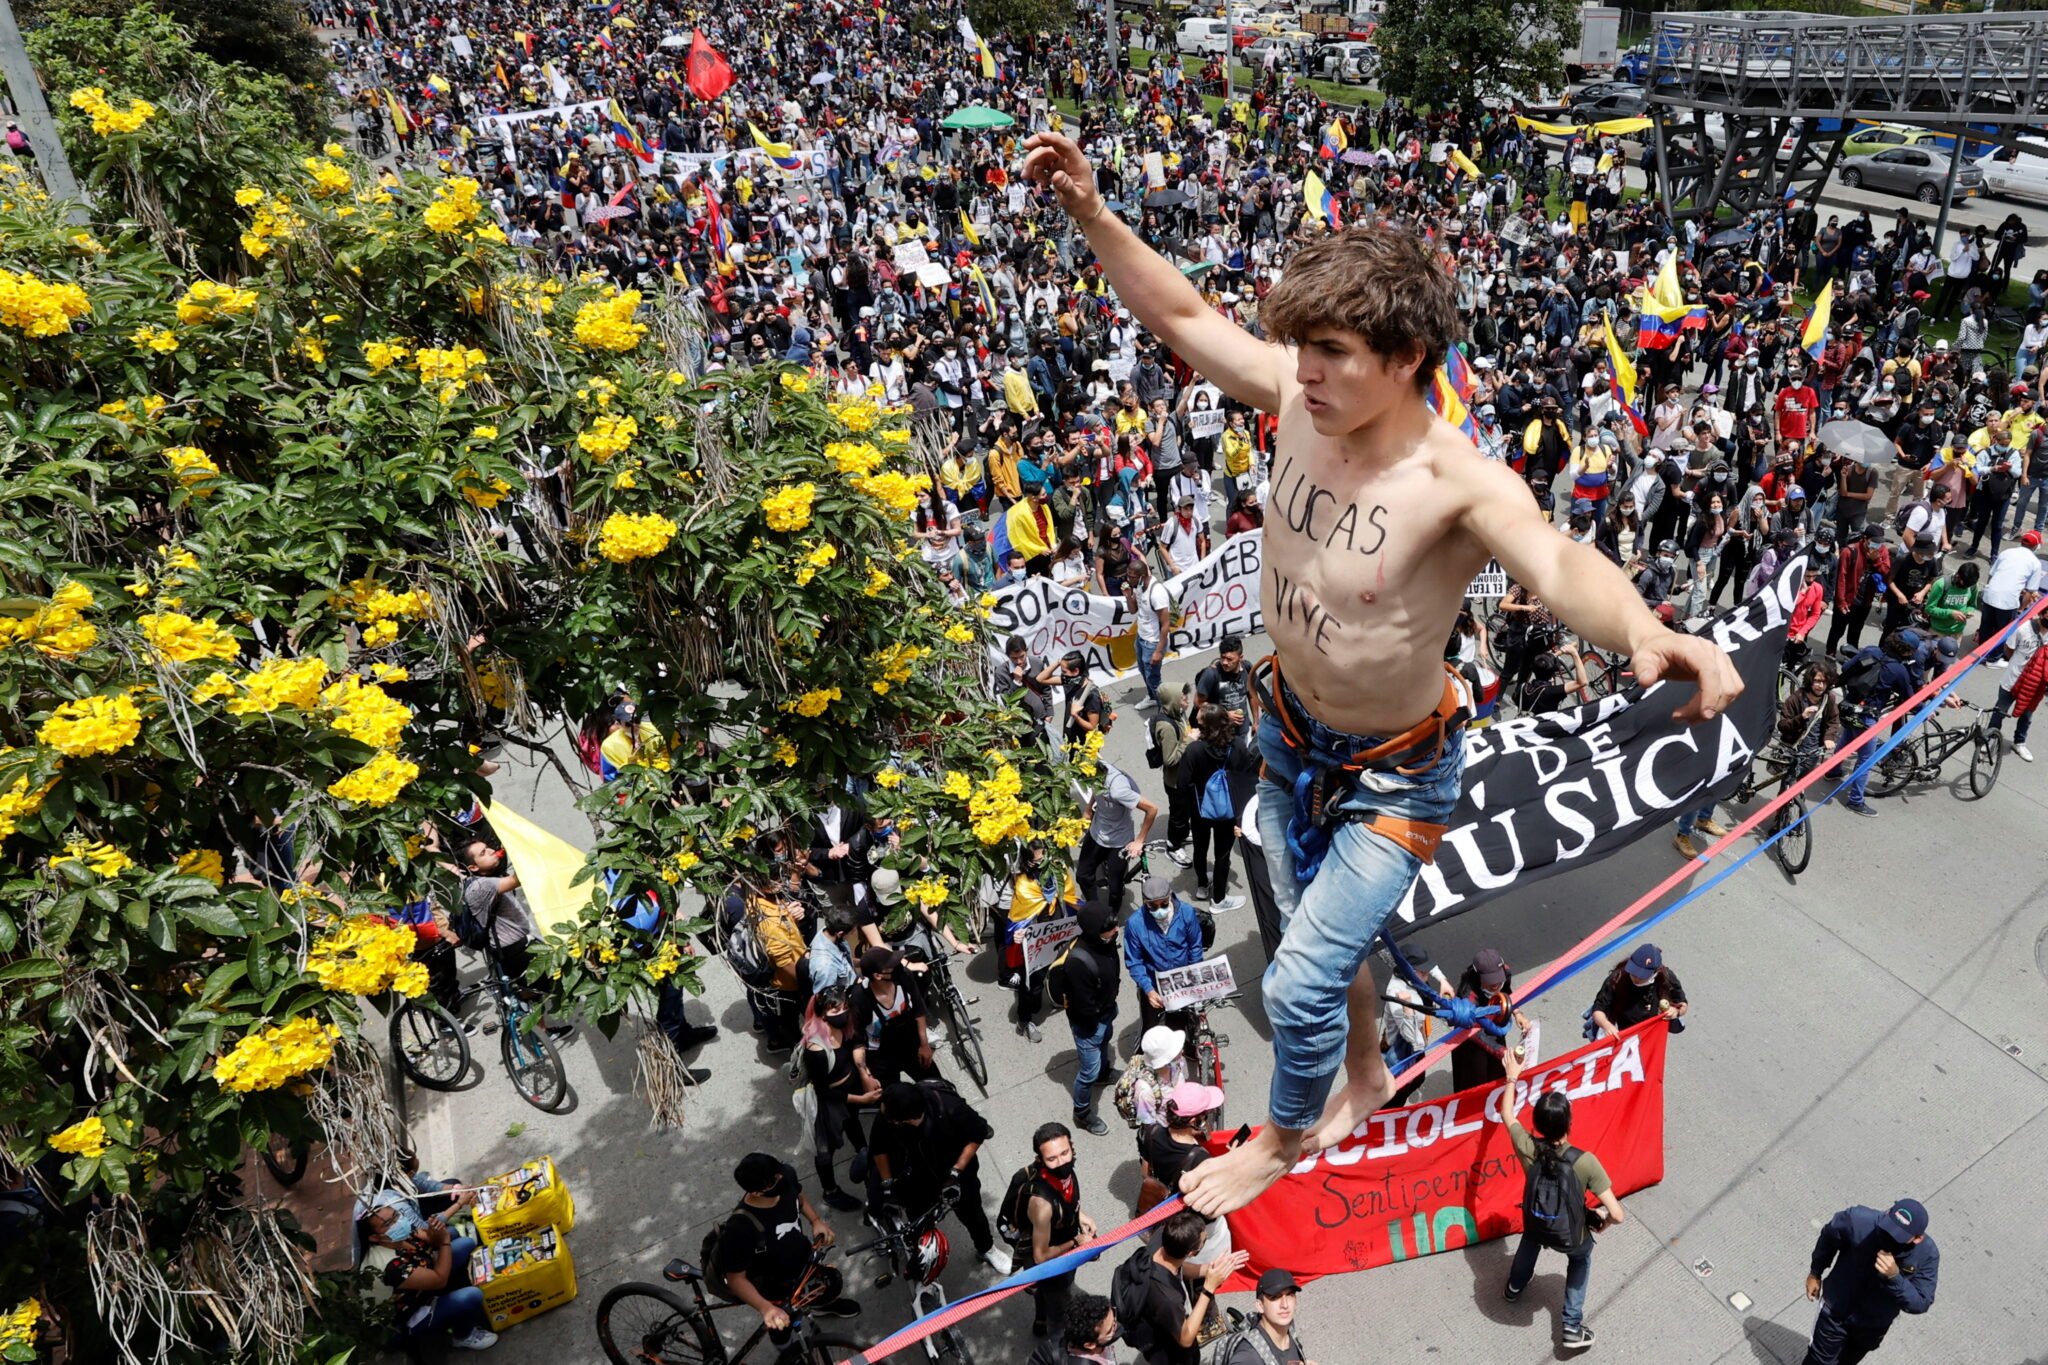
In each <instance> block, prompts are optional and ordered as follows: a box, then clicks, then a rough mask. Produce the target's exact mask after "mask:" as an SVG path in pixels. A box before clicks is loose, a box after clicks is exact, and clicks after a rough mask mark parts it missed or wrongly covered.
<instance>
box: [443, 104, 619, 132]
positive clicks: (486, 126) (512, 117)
mask: <svg viewBox="0 0 2048 1365" xmlns="http://www.w3.org/2000/svg"><path fill="white" fill-rule="evenodd" d="M609 102H610V101H608V100H584V101H583V102H582V103H581V104H551V105H549V106H548V107H547V108H545V109H530V110H528V111H527V112H525V113H523V114H485V115H484V116H483V117H482V118H479V119H478V120H477V121H476V130H477V131H478V132H479V133H483V134H485V135H487V136H490V137H503V136H505V135H506V133H508V132H509V131H510V130H511V128H512V125H514V124H517V123H531V122H533V121H534V120H535V119H564V120H567V121H569V122H572V123H573V122H574V121H575V120H576V118H577V117H578V116H579V115H582V114H587V113H592V112H602V111H603V110H604V108H605V106H606V105H607V104H608V103H609Z"/></svg>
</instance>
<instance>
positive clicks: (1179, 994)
mask: <svg viewBox="0 0 2048 1365" xmlns="http://www.w3.org/2000/svg"><path fill="white" fill-rule="evenodd" d="M1152 985H1153V988H1154V989H1155V990H1157V991H1158V992H1159V995H1160V998H1161V999H1162V1000H1164V1001H1165V1002H1166V1008H1167V1009H1170V1010H1184V1009H1186V1008H1187V1007H1188V1006H1190V1005H1199V1004H1201V1003H1202V1002H1203V1001H1204V1000H1221V999H1222V998H1223V997H1224V996H1226V995H1231V994H1234V993H1235V992H1236V991H1237V978H1236V977H1235V976H1234V975H1232V974H1231V970H1230V959H1229V958H1227V957H1211V958H1205V959H1203V960H1202V961H1200V962H1197V963H1194V964H1192V965H1191V966H1186V967H1173V968H1169V969H1168V970H1166V971H1163V972H1159V973H1157V974H1155V975H1154V976H1153V978H1152Z"/></svg>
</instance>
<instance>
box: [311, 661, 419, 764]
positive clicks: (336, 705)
mask: <svg viewBox="0 0 2048 1365" xmlns="http://www.w3.org/2000/svg"><path fill="white" fill-rule="evenodd" d="M320 704H321V705H322V706H325V707H326V708H327V709H328V710H329V711H331V712H333V715H332V716H331V717H330V718H329V719H328V722H327V723H328V724H329V725H331V726H333V727H334V728H335V730H337V731H338V732H340V733H341V734H344V735H347V736H348V737H349V738H350V739H358V740H361V741H362V742H363V743H365V744H367V745H369V746H370V747H371V748H372V749H389V748H391V747H392V746H393V745H395V744H397V743H398V737H399V735H400V734H402V733H403V732H404V730H405V727H406V726H407V725H409V724H410V723H411V722H412V708H411V707H409V706H407V705H406V704H405V703H404V702H401V701H398V700H396V699H394V698H393V697H392V696H391V694H390V693H388V692H386V691H385V690H384V689H383V688H381V687H379V686H377V684H375V683H366V682H364V681H363V680H362V679H361V678H359V677H357V676H356V675H355V674H353V673H351V674H349V675H348V676H347V677H345V678H342V679H341V680H340V681H339V682H336V683H333V684H331V685H329V686H328V688H327V689H326V690H325V691H323V692H322V693H321V694H320Z"/></svg>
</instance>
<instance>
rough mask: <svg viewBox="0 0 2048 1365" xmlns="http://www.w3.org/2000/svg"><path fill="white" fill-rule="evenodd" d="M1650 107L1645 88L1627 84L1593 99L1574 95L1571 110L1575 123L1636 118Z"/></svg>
mask: <svg viewBox="0 0 2048 1365" xmlns="http://www.w3.org/2000/svg"><path fill="white" fill-rule="evenodd" d="M1649 107H1650V97H1649V96H1648V95H1646V94H1645V93H1644V92H1643V88H1642V87H1641V86H1639V85H1627V86H1623V87H1622V88H1621V89H1619V90H1613V91H1609V92H1608V93H1606V94H1604V95H1598V96H1595V97H1594V98H1592V99H1586V98H1585V97H1584V96H1583V95H1574V96H1572V102H1571V105H1570V110H1571V117H1572V121H1573V122H1574V123H1602V122H1605V121H1606V120H1608V119H1617V118H1634V117H1636V116H1637V115H1638V114H1641V113H1642V112H1643V111H1644V110H1645V109H1647V108H1649Z"/></svg>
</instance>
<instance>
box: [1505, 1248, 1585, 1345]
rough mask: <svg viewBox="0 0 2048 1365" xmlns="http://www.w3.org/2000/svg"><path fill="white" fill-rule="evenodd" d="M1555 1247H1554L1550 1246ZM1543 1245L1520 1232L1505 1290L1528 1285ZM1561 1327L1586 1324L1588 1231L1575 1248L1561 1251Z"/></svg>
mask: <svg viewBox="0 0 2048 1365" xmlns="http://www.w3.org/2000/svg"><path fill="white" fill-rule="evenodd" d="M1553 1249H1554V1248H1553ZM1544 1250H1546V1248H1545V1247H1544V1245H1543V1243H1541V1242H1539V1241H1537V1240H1536V1239H1535V1238H1534V1237H1532V1236H1530V1235H1529V1234H1528V1233H1526V1232H1525V1233H1523V1234H1522V1240H1521V1242H1520V1243H1519V1244H1518V1245H1517V1246H1516V1247H1515V1261H1514V1264H1513V1265H1511V1266H1509V1267H1508V1292H1509V1293H1513V1294H1519V1293H1521V1292H1522V1291H1523V1290H1524V1289H1527V1288H1528V1287H1529V1277H1530V1276H1531V1275H1534V1274H1535V1273H1536V1257H1537V1256H1538V1255H1539V1254H1541V1253H1542V1252H1543V1251H1544ZM1564 1257H1565V1264H1564V1313H1563V1314H1562V1317H1563V1319H1564V1330H1565V1331H1567V1332H1570V1331H1574V1330H1576V1329H1578V1328H1580V1327H1584V1326H1585V1325H1586V1282H1587V1281H1588V1280H1590V1279H1592V1278H1593V1234H1592V1233H1590V1232H1588V1233H1587V1234H1586V1240H1585V1241H1583V1242H1581V1243H1579V1245H1578V1247H1577V1248H1576V1249H1575V1250H1572V1251H1567V1252H1566V1253H1564Z"/></svg>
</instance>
